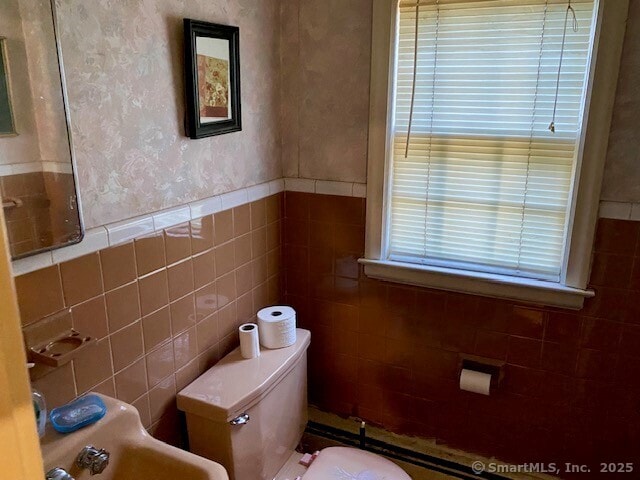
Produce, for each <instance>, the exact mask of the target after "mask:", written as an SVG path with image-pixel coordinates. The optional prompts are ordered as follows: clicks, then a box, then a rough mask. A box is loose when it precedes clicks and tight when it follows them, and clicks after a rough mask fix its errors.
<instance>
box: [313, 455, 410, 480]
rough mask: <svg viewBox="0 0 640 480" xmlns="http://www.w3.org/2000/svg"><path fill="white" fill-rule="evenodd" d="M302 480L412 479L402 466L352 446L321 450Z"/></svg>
mask: <svg viewBox="0 0 640 480" xmlns="http://www.w3.org/2000/svg"><path fill="white" fill-rule="evenodd" d="M302 480H411V477H410V476H409V475H407V473H406V472H405V471H404V470H402V469H401V468H400V467H399V466H398V465H396V464H395V463H393V462H391V461H390V460H387V459H386V458H384V457H381V456H380V455H376V454H375V453H371V452H365V451H364V450H358V449H357V448H350V447H328V448H325V449H323V450H322V451H320V455H318V458H316V459H315V460H314V461H313V463H312V464H311V466H310V467H309V469H308V470H307V471H306V473H305V474H304V475H303V476H302Z"/></svg>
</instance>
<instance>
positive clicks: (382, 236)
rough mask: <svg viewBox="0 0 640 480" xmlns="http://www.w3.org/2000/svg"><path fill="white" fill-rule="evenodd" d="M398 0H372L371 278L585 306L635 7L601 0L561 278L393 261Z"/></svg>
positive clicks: (368, 265)
mask: <svg viewBox="0 0 640 480" xmlns="http://www.w3.org/2000/svg"><path fill="white" fill-rule="evenodd" d="M397 3H398V0H373V21H372V42H371V87H370V106H369V151H368V165H367V221H366V242H365V257H364V258H362V259H360V263H362V264H364V272H365V274H366V275H367V276H369V277H372V278H377V279H380V280H386V281H391V282H398V283H406V284H410V285H418V286H425V287H431V288H436V289H442V290H451V291H456V292H463V293H472V294H477V295H483V296H489V297H496V298H507V299H511V300H517V301H523V302H531V303H536V304H543V305H550V306H557V307H564V308H572V309H579V308H581V307H582V306H583V302H584V299H585V298H587V297H591V296H593V295H594V293H593V291H592V290H589V289H587V282H588V280H589V273H590V267H591V250H592V246H593V239H594V235H595V228H596V223H597V220H598V206H599V201H600V189H601V185H602V176H603V172H604V164H605V158H606V153H607V144H608V140H609V129H610V126H611V116H612V112H613V104H614V99H615V91H616V86H617V80H618V74H617V72H618V70H619V67H620V57H621V54H622V45H623V41H624V32H625V25H626V20H627V14H628V10H629V2H628V0H600V1H599V4H598V17H597V24H596V31H595V37H594V47H593V53H592V59H591V64H590V71H589V75H588V82H587V86H586V105H585V114H584V123H583V129H582V136H581V138H580V143H579V155H578V162H577V166H576V180H575V186H574V188H573V195H574V197H573V199H572V200H573V201H572V205H573V208H571V211H570V214H569V228H568V233H567V241H566V249H567V250H566V253H565V266H564V268H563V273H562V277H561V280H560V282H559V283H554V282H547V281H541V280H533V279H527V278H518V277H513V276H508V275H496V274H490V273H482V272H473V271H464V270H459V269H454V268H443V267H434V266H428V265H417V264H410V263H403V262H395V261H390V260H388V259H386V258H384V254H383V252H385V251H386V250H387V249H386V242H387V238H386V237H387V232H388V227H387V222H388V205H389V202H390V188H389V185H388V179H389V174H388V171H389V166H390V165H389V164H390V161H389V159H390V158H392V153H391V151H390V147H391V145H392V134H393V132H392V131H391V128H390V126H391V125H392V118H391V115H392V106H393V101H394V99H393V82H394V76H395V75H394V73H395V72H394V62H395V59H394V55H395V38H396V32H395V26H396V23H397V22H396V21H397V18H396V15H397Z"/></svg>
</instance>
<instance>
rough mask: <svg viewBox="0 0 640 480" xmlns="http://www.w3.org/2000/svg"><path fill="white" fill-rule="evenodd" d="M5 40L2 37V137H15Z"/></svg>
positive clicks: (0, 102) (0, 60)
mask: <svg viewBox="0 0 640 480" xmlns="http://www.w3.org/2000/svg"><path fill="white" fill-rule="evenodd" d="M6 53H7V51H6V48H5V39H4V38H2V37H0V135H14V134H15V133H16V132H15V127H14V124H13V112H12V111H11V99H10V97H9V80H8V75H7V54H6Z"/></svg>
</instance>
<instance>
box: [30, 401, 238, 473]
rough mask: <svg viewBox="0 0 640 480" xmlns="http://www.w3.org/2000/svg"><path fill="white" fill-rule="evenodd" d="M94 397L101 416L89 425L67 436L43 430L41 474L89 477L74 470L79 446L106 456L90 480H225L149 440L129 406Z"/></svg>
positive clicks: (214, 467) (214, 469)
mask: <svg viewBox="0 0 640 480" xmlns="http://www.w3.org/2000/svg"><path fill="white" fill-rule="evenodd" d="M99 396H100V398H102V400H103V401H104V403H105V405H106V406H107V414H106V415H105V416H104V417H103V418H102V419H101V420H100V421H98V422H96V423H94V424H93V425H90V426H88V427H85V428H82V429H80V430H77V431H75V432H73V433H68V434H61V433H58V432H56V431H55V430H54V429H53V427H52V426H51V425H47V431H46V434H45V435H44V437H43V438H42V439H41V441H40V446H41V448H42V457H43V460H44V467H45V472H48V471H49V470H51V469H52V468H56V467H60V468H63V469H65V470H66V471H67V472H68V473H69V474H70V475H71V476H73V477H74V478H75V479H76V480H85V479H89V478H90V477H91V475H90V474H89V471H88V470H83V469H80V468H79V467H77V466H76V465H75V459H76V457H77V455H78V453H79V452H80V451H81V450H82V449H83V448H84V447H85V446H87V445H92V446H94V447H96V448H103V449H105V450H107V451H108V452H109V454H110V458H109V465H108V466H107V468H106V469H105V470H104V472H102V473H101V474H99V475H97V476H94V477H92V480H116V479H117V480H146V479H149V480H174V479H175V480H180V479H188V480H229V477H228V476H227V472H226V471H225V469H224V467H222V465H220V464H218V463H215V462H212V461H211V460H207V459H204V458H202V457H199V456H197V455H194V454H192V453H189V452H186V451H184V450H181V449H179V448H176V447H172V446H171V445H167V444H166V443H163V442H161V441H160V440H156V439H155V438H153V437H152V436H151V435H149V434H148V433H147V431H146V430H145V429H144V427H143V426H142V423H141V422H140V416H139V415H138V411H137V410H136V409H135V408H134V407H132V406H131V405H129V404H126V403H124V402H120V401H119V400H115V399H113V398H110V397H107V396H104V395H99Z"/></svg>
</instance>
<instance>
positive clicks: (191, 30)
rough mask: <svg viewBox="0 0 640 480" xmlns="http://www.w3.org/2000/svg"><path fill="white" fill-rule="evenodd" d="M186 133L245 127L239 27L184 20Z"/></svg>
mask: <svg viewBox="0 0 640 480" xmlns="http://www.w3.org/2000/svg"><path fill="white" fill-rule="evenodd" d="M184 53H185V85H186V90H187V92H186V93H187V98H186V100H187V119H186V120H187V121H186V129H187V135H188V136H189V137H191V138H203V137H210V136H212V135H221V134H223V133H229V132H237V131H239V130H242V121H241V114H240V29H239V28H238V27H232V26H229V25H217V24H215V23H207V22H200V21H197V20H191V19H188V18H185V19H184Z"/></svg>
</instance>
